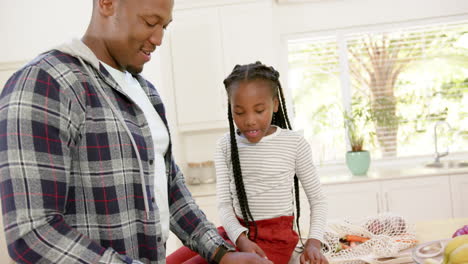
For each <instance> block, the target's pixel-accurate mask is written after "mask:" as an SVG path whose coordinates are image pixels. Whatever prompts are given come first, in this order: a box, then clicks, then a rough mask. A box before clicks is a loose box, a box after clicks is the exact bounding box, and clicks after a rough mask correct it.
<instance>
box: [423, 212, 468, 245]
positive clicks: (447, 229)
mask: <svg viewBox="0 0 468 264" xmlns="http://www.w3.org/2000/svg"><path fill="white" fill-rule="evenodd" d="M464 225H468V218H452V219H446V220H437V221H427V222H418V223H416V224H415V229H416V239H417V240H418V241H419V243H420V244H421V243H424V242H429V241H433V240H439V239H447V238H451V237H452V235H453V233H455V231H456V230H458V229H459V228H461V227H463V226H464Z"/></svg>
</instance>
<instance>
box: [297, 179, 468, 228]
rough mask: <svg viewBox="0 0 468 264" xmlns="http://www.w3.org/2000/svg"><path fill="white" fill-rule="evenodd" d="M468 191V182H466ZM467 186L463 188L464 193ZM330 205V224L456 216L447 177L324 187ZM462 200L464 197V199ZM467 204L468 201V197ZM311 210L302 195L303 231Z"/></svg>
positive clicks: (326, 185)
mask: <svg viewBox="0 0 468 264" xmlns="http://www.w3.org/2000/svg"><path fill="white" fill-rule="evenodd" d="M464 183H465V187H464V188H465V190H466V187H468V180H467V179H464ZM462 189H463V187H460V193H461V190H462ZM322 190H323V192H324V194H325V197H326V199H327V202H328V216H327V219H328V221H333V220H343V219H348V220H351V221H356V220H360V219H363V218H365V217H368V216H373V215H377V214H380V213H385V212H391V213H395V214H398V215H401V216H403V217H405V218H406V219H407V220H408V221H410V222H412V223H414V222H417V221H428V220H436V219H446V218H451V217H452V204H451V197H450V182H449V177H447V176H430V177H415V178H409V179H408V178H404V179H391V180H382V181H368V182H346V183H336V184H324V185H322ZM460 197H461V196H460ZM460 199H465V200H464V202H465V204H466V202H468V195H465V197H464V198H460ZM467 210H468V209H467V207H466V206H465V212H466V211H467ZM309 214H310V212H309V208H308V202H307V198H306V196H305V194H304V193H303V191H302V192H301V220H300V224H301V232H302V233H303V234H302V235H303V236H304V235H305V234H307V232H308V228H309V219H310V216H309Z"/></svg>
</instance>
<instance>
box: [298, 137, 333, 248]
mask: <svg viewBox="0 0 468 264" xmlns="http://www.w3.org/2000/svg"><path fill="white" fill-rule="evenodd" d="M296 149H297V157H296V175H297V177H298V178H299V180H300V182H301V184H302V187H303V188H304V191H305V193H306V195H307V199H308V201H309V206H310V226H309V235H308V238H309V239H316V240H319V241H322V240H323V233H324V231H325V225H326V218H327V203H326V199H325V196H324V195H323V192H322V188H321V185H320V179H319V177H318V175H317V172H316V170H315V166H314V165H313V162H312V151H311V149H310V146H309V144H308V143H307V141H306V140H305V139H304V138H303V137H302V136H301V137H300V140H299V141H298V146H297V148H296Z"/></svg>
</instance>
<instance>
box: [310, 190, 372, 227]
mask: <svg viewBox="0 0 468 264" xmlns="http://www.w3.org/2000/svg"><path fill="white" fill-rule="evenodd" d="M322 189H323V192H324V195H325V198H326V199H327V202H328V216H327V219H328V220H342V219H349V220H351V221H353V220H360V219H362V218H365V217H367V216H371V215H376V214H377V213H378V212H379V211H380V208H381V206H380V203H379V200H380V199H379V192H380V185H379V183H377V182H362V183H343V184H333V185H323V186H322ZM301 207H302V210H301V211H302V215H303V216H304V218H307V219H304V222H305V223H304V224H306V226H307V228H308V225H309V222H308V221H309V220H308V219H309V214H310V212H309V208H308V202H307V199H306V198H305V197H304V198H303V202H302V206H301ZM301 223H302V221H301ZM304 224H302V225H304Z"/></svg>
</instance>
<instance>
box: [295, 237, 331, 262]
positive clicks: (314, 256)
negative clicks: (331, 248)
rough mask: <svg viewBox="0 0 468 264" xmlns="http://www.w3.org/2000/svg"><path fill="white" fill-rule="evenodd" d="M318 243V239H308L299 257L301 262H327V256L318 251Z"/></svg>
mask: <svg viewBox="0 0 468 264" xmlns="http://www.w3.org/2000/svg"><path fill="white" fill-rule="evenodd" d="M320 245H321V243H320V241H319V240H317V239H308V240H307V242H306V244H305V247H304V252H303V253H302V255H301V258H300V260H301V264H306V263H310V264H328V260H327V258H325V256H324V255H323V254H322V252H321V251H320Z"/></svg>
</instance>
